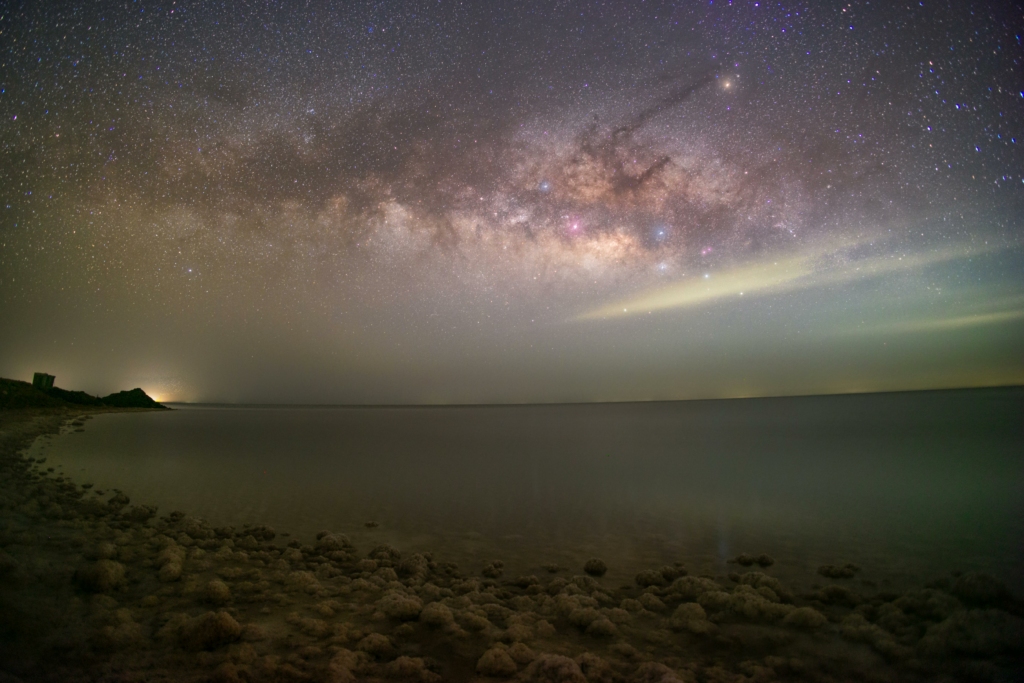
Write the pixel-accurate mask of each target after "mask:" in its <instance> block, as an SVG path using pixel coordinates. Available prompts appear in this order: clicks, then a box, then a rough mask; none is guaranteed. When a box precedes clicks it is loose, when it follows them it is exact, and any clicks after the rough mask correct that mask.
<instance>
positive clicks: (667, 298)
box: [576, 244, 997, 320]
mask: <svg viewBox="0 0 1024 683" xmlns="http://www.w3.org/2000/svg"><path fill="white" fill-rule="evenodd" d="M856 246H858V245H856V244H847V245H841V246H838V247H837V246H835V245H832V246H831V247H830V246H828V245H823V246H822V248H820V249H817V250H814V249H812V250H809V251H808V252H807V253H804V254H802V255H797V256H789V257H786V258H779V259H774V260H772V261H771V262H760V263H751V264H745V265H741V266H737V267H734V268H732V269H730V270H726V271H723V272H721V273H715V272H712V273H710V274H709V276H708V277H706V278H705V277H691V278H687V279H686V280H682V281H680V282H676V283H674V284H671V285H668V286H664V287H659V288H657V289H653V290H648V291H647V292H642V293H640V294H637V295H636V296H633V297H631V298H629V299H622V300H618V301H615V302H611V303H608V304H606V305H603V306H600V307H598V308H596V309H593V310H591V311H587V312H585V313H582V314H581V315H579V316H577V317H576V319H577V320H595V319H604V318H615V317H623V316H628V315H640V314H647V313H651V312H653V311H661V310H669V309H687V308H693V307H696V306H700V305H703V304H707V303H710V302H713V301H719V300H722V299H728V298H733V297H735V298H739V297H740V296H743V299H748V298H751V296H752V295H757V294H777V293H781V292H789V291H796V290H804V289H814V288H819V287H826V286H831V285H838V284H843V283H847V282H853V281H856V280H864V279H868V278H874V277H878V276H881V275H886V274H889V273H898V272H904V271H912V270H917V269H920V268H923V267H925V266H931V265H935V264H938V263H945V262H947V261H954V260H958V259H964V258H971V257H974V256H979V255H981V254H984V253H988V252H992V251H996V250H997V249H996V248H995V247H990V246H984V247H970V246H957V247H950V248H947V249H937V250H935V251H931V252H923V253H917V254H903V255H900V254H893V255H886V256H871V257H865V258H849V257H848V253H849V251H850V250H851V249H852V248H853V247H856Z"/></svg>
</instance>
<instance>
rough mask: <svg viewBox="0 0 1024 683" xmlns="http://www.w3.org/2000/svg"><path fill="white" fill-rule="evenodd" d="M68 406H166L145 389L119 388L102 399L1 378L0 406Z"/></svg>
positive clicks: (77, 392) (81, 393)
mask: <svg viewBox="0 0 1024 683" xmlns="http://www.w3.org/2000/svg"><path fill="white" fill-rule="evenodd" d="M68 405H80V406H96V407H102V406H109V407H111V408H163V409H165V410H166V409H168V408H167V406H165V405H161V404H159V403H157V402H156V401H154V400H153V399H152V398H150V397H149V396H148V395H147V394H146V392H145V391H143V390H142V389H138V388H136V389H132V390H131V391H119V392H117V393H115V394H110V395H109V396H104V397H102V398H100V397H99V396H92V395H90V394H87V393H85V392H84V391H69V390H67V389H61V388H60V387H53V388H52V389H46V390H42V389H37V388H36V387H34V386H32V385H31V384H29V383H28V382H22V381H20V380H16V379H6V378H3V377H0V409H10V408H61V407H66V406H68Z"/></svg>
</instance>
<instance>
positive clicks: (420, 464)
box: [37, 389, 1024, 591]
mask: <svg viewBox="0 0 1024 683" xmlns="http://www.w3.org/2000/svg"><path fill="white" fill-rule="evenodd" d="M175 407H176V408H177V410H175V411H174V412H167V413H143V414H111V415H102V416H99V417H96V418H95V419H93V420H91V421H89V422H88V423H87V427H86V431H85V432H84V433H70V434H67V435H64V436H61V437H56V438H53V439H51V440H49V441H48V442H47V444H48V445H39V446H37V449H38V452H37V454H38V455H45V456H46V457H47V458H49V462H48V465H53V466H59V467H62V468H63V471H64V473H65V474H68V475H70V476H72V477H73V478H74V479H75V480H76V481H79V482H85V481H90V482H93V483H94V484H95V485H96V487H97V488H100V489H110V488H112V487H117V488H120V489H122V490H124V491H125V492H126V493H128V495H129V496H131V498H132V500H133V502H138V503H148V504H155V505H158V506H159V507H160V510H161V512H162V513H164V514H166V513H167V512H169V511H171V510H176V509H180V510H184V511H186V512H188V513H190V514H196V515H200V516H203V517H206V518H207V519H209V520H210V521H211V522H213V523H214V524H217V525H221V524H234V525H241V524H243V523H247V522H260V523H268V524H270V525H272V526H274V527H275V528H276V529H277V530H278V531H279V532H281V531H290V532H291V533H292V535H293V537H296V538H299V539H300V540H303V541H306V540H307V539H308V538H311V537H312V535H313V534H315V533H316V532H317V531H319V530H321V529H330V530H333V531H340V532H344V533H347V534H348V535H349V536H351V537H352V539H353V541H354V542H355V543H356V545H357V547H359V548H360V549H361V550H363V551H368V550H370V548H371V547H372V546H374V545H377V544H379V543H383V542H388V543H391V544H393V545H396V546H397V547H399V548H400V549H403V550H432V551H434V553H435V555H436V556H437V558H438V559H441V560H454V561H456V562H459V563H460V564H461V565H462V566H463V568H464V569H473V568H474V567H475V566H478V565H479V563H481V562H483V561H484V560H490V559H502V560H504V561H505V563H506V571H507V573H508V574H512V575H516V574H519V573H524V572H529V573H539V572H541V571H542V569H541V566H542V565H543V564H545V563H552V562H553V563H558V564H561V565H564V566H568V567H571V568H573V569H574V570H576V571H578V570H579V567H580V565H581V564H582V562H583V561H584V560H585V559H586V558H588V557H591V556H598V557H601V558H603V559H605V560H606V562H607V563H608V564H609V565H610V567H611V572H610V574H611V575H612V576H613V577H616V576H618V577H621V578H622V579H623V580H626V579H627V578H628V576H630V575H631V574H632V573H634V572H635V571H637V570H638V569H640V568H646V567H650V566H660V565H662V564H665V563H667V562H672V561H677V560H679V561H684V562H686V563H687V565H688V566H689V567H690V568H691V570H694V569H696V570H704V571H711V572H715V573H722V572H725V571H729V565H727V564H726V560H728V559H729V558H731V557H733V556H735V555H736V554H738V553H741V552H746V553H755V554H756V553H761V552H767V553H769V554H771V555H773V556H775V558H776V559H777V560H778V565H777V567H776V570H777V571H776V572H775V573H777V574H789V575H790V578H791V580H798V581H799V580H801V578H802V579H804V580H810V579H811V577H812V576H813V571H814V568H815V567H817V566H818V565H819V564H822V563H834V562H847V561H853V562H856V563H858V564H861V565H862V566H863V567H864V574H863V576H864V578H866V579H871V580H876V581H880V582H882V583H883V584H884V583H885V582H892V583H893V584H894V587H895V584H899V583H901V582H906V581H915V582H916V581H919V580H920V579H922V578H928V577H931V576H934V575H938V574H941V573H945V572H948V571H950V570H954V569H963V570H969V569H982V570H986V571H991V572H993V573H996V574H998V575H1000V576H1001V577H1002V578H1003V579H1004V580H1007V581H1009V582H1010V583H1011V584H1012V585H1013V586H1014V587H1015V588H1016V589H1017V590H1018V591H1020V590H1021V588H1022V586H1024V389H997V390H969V391H949V392H922V393H906V394H886V395H861V396H835V397H810V398H784V399H756V400H732V401H699V402H679V403H648V404H604V405H568V406H523V407H518V406H517V407H424V408H420V407H417V408H319V407H312V408H310V407H302V408H292V407H267V408H264V407H244V408H236V407H211V406H175ZM371 520H372V521H376V522H378V523H379V526H378V527H376V528H373V529H368V528H367V527H366V526H365V524H364V523H365V522H367V521H371Z"/></svg>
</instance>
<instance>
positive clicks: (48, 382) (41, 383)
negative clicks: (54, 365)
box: [32, 372, 56, 391]
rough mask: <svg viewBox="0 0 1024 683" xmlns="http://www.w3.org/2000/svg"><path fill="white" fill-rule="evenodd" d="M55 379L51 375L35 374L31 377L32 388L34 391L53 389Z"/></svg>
mask: <svg viewBox="0 0 1024 683" xmlns="http://www.w3.org/2000/svg"><path fill="white" fill-rule="evenodd" d="M54 379H56V378H55V377H54V376H53V375H47V374H46V373H45V372H37V373H35V374H34V375H32V386H34V387H35V388H36V389H42V390H43V391H46V390H47V389H53V380H54Z"/></svg>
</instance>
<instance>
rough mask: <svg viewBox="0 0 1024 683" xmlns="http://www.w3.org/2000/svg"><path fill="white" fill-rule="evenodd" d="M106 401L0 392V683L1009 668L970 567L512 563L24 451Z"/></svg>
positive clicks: (811, 677) (640, 677)
mask: <svg viewBox="0 0 1024 683" xmlns="http://www.w3.org/2000/svg"><path fill="white" fill-rule="evenodd" d="M106 410H109V409H80V408H69V407H60V408H36V409H21V410H6V411H0V683H9V682H11V681H17V680H23V681H37V680H38V681H51V680H52V681H79V680H82V681H93V680H110V681H136V680H138V681H164V680H166V681H206V680H216V681H336V682H339V683H340V682H344V681H357V680H358V681H363V680H390V681H394V680H400V681H425V682H429V681H465V680H480V681H504V680H510V679H512V680H518V681H538V682H540V681H543V682H550V683H559V682H565V683H570V682H571V683H598V682H602V683H612V682H615V681H636V682H642V683H657V682H660V683H673V682H677V681H685V682H697V681H700V682H713V681H714V682H717V681H776V680H777V681H915V680H921V681H935V680H942V681H961V680H962V681H1016V680H1024V619H1022V618H1021V617H1022V616H1024V604H1022V603H1021V601H1019V600H1018V599H1016V598H1014V597H1013V596H1011V595H1010V593H1009V592H1008V591H1007V589H1006V588H1005V587H1004V586H1002V585H1001V584H999V583H998V582H997V581H996V580H994V579H992V578H990V577H986V576H983V575H972V574H968V575H961V576H950V577H947V578H945V579H942V580H939V581H935V582H932V583H931V584H929V585H927V586H922V587H920V588H918V589H915V590H911V591H908V592H905V593H902V594H895V593H894V594H886V593H882V592H878V591H876V590H873V589H871V588H870V587H869V586H866V585H865V584H864V583H863V582H856V581H855V577H856V575H857V571H856V568H854V567H852V566H837V567H824V568H822V570H821V574H822V576H821V577H819V578H822V579H823V580H824V582H825V585H824V587H823V588H822V589H820V590H817V591H814V592H813V593H809V594H801V595H795V594H794V593H793V592H792V591H790V590H789V589H787V587H786V586H784V585H782V584H781V583H780V582H779V581H778V580H777V579H776V578H774V577H772V576H771V564H772V561H771V558H767V557H758V558H754V557H750V558H747V557H741V558H738V559H739V560H740V561H739V562H738V563H736V565H735V566H736V569H737V571H736V572H735V573H732V574H730V575H729V576H717V577H716V576H690V575H689V574H688V573H687V571H686V568H685V566H683V565H681V564H677V565H674V566H666V567H661V568H651V569H650V570H647V571H644V572H641V573H640V574H638V575H637V577H636V581H635V582H634V583H632V584H630V585H625V586H623V585H610V583H609V582H607V581H605V580H603V579H602V578H601V576H603V567H602V563H600V562H592V563H588V565H587V567H586V568H584V567H578V568H572V570H569V571H559V572H553V573H550V574H549V573H545V574H544V575H542V576H522V577H514V576H513V577H510V576H506V575H504V572H503V571H502V565H501V562H500V561H497V560H496V561H495V562H492V563H490V564H488V565H486V566H484V567H482V568H481V567H474V568H465V567H463V568H460V567H456V566H455V565H453V564H451V563H446V562H445V561H444V558H441V557H436V558H435V557H432V556H431V555H430V554H413V555H408V554H403V553H401V552H400V549H396V548H392V547H390V546H378V547H375V548H358V549H357V548H355V547H353V546H352V544H351V543H350V542H349V540H348V539H347V538H346V537H344V536H343V535H339V534H333V533H331V532H330V531H324V532H322V533H320V534H318V536H317V538H316V539H315V540H314V539H307V540H308V543H302V542H300V541H297V540H287V539H282V536H281V535H278V534H276V533H275V532H274V531H273V530H272V529H269V528H267V527H265V526H259V525H257V524H255V522H256V520H253V521H254V524H253V525H252V526H246V527H244V528H212V527H211V526H210V525H209V524H207V523H206V522H204V521H203V520H201V519H197V518H194V517H191V516H189V515H187V514H186V513H184V512H168V513H167V514H162V515H161V514H157V512H158V511H157V510H155V509H153V508H150V507H147V506H145V505H144V504H142V505H139V504H133V503H134V502H136V501H131V500H130V499H129V497H128V495H126V494H128V493H130V492H120V491H97V490H96V489H95V488H94V487H92V486H91V485H90V484H89V483H88V482H79V481H70V480H68V479H67V478H65V477H63V476H62V475H60V474H59V473H56V472H53V471H52V469H48V468H47V466H46V463H45V462H41V461H37V460H30V459H28V458H27V457H26V455H25V453H26V451H27V449H28V447H29V446H30V445H31V444H32V442H33V441H34V440H35V439H37V438H48V437H47V436H46V435H48V434H56V433H59V432H60V431H61V430H67V429H81V428H82V427H83V425H84V422H85V420H87V419H88V417H89V415H90V413H91V412H104V411H106ZM143 503H144V501H143ZM160 512H164V511H160Z"/></svg>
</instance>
